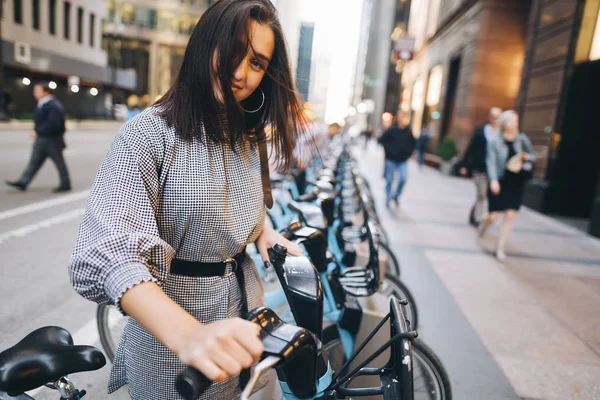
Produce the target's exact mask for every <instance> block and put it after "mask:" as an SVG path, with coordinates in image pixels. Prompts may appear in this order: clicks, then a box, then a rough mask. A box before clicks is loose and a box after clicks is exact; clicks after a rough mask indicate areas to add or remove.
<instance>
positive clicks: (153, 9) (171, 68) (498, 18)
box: [0, 0, 600, 236]
mask: <svg viewBox="0 0 600 400" xmlns="http://www.w3.org/2000/svg"><path fill="white" fill-rule="evenodd" d="M273 3H274V4H275V5H276V7H277V8H278V10H279V13H280V17H281V21H282V25H283V27H284V30H285V33H286V37H287V39H288V45H289V50H290V55H291V58H292V64H293V65H292V70H293V72H294V74H295V79H296V84H297V87H298V89H299V93H300V95H301V97H302V98H303V100H304V101H306V102H308V105H307V108H309V109H310V110H311V112H312V115H314V117H315V119H316V120H318V121H324V122H326V123H331V122H341V123H344V122H349V123H351V124H354V125H355V126H356V128H355V129H363V128H364V127H365V126H366V125H367V124H370V125H371V126H373V127H374V128H375V130H376V131H378V133H380V132H381V128H382V121H383V120H382V116H383V115H384V113H391V114H394V113H395V111H396V109H397V108H399V107H400V108H402V109H404V110H406V111H407V112H409V113H410V114H411V124H412V128H413V130H414V134H415V135H418V134H419V133H420V132H421V130H423V129H427V130H428V131H429V133H430V135H431V136H432V140H431V141H430V149H429V150H430V151H431V152H433V153H435V152H436V151H437V144H438V143H439V141H440V139H441V138H444V137H446V136H449V137H453V138H454V139H455V140H456V142H457V144H458V147H459V149H461V150H464V148H465V146H466V144H467V143H468V141H469V138H470V135H471V134H472V132H473V130H474V128H475V127H476V126H477V125H479V124H482V123H483V122H484V121H485V119H486V114H487V112H488V110H489V108H490V107H492V106H499V107H502V108H503V109H511V108H512V109H516V110H517V111H518V112H519V114H520V116H521V127H522V129H523V131H524V132H526V133H527V134H528V135H529V136H530V137H531V139H532V141H533V144H534V147H535V151H536V155H537V160H538V161H537V165H536V170H535V175H536V179H535V180H533V181H532V182H531V183H530V184H529V185H528V188H527V193H526V200H525V202H526V204H527V205H529V206H530V207H533V208H535V209H537V210H540V211H542V212H545V213H550V214H553V215H558V216H564V217H568V218H569V219H570V220H571V221H574V223H576V224H578V225H580V226H581V227H583V228H584V229H587V230H589V231H590V232H591V233H592V234H594V235H596V236H600V193H597V191H598V190H600V189H598V188H599V187H600V186H599V185H598V184H597V182H598V180H600V176H599V174H598V172H599V171H600V157H597V155H596V151H597V149H598V148H599V147H600V136H599V135H598V134H597V132H598V127H597V123H596V121H595V111H596V109H597V105H596V103H597V98H598V95H597V93H600V24H599V23H598V21H599V13H598V10H599V8H600V0H320V1H317V0H273ZM0 4H2V6H3V10H2V11H3V19H2V22H1V43H2V52H1V54H2V58H1V60H0V86H2V87H4V88H5V90H6V91H7V92H8V93H9V94H10V97H11V98H12V104H11V108H10V110H8V111H9V112H10V114H11V117H13V118H22V119H23V118H30V117H31V113H32V110H33V108H34V100H33V98H32V97H31V95H30V93H31V84H32V83H33V82H35V81H38V80H46V81H51V84H52V85H53V87H54V88H55V89H54V90H55V95H56V96H57V97H59V98H60V100H61V101H62V102H63V103H64V104H65V108H66V110H67V113H68V114H69V116H70V117H71V118H79V119H81V118H88V119H89V118H113V117H114V116H115V108H116V107H115V106H114V105H118V104H120V105H123V104H127V102H128V100H129V103H130V106H131V105H136V104H137V105H138V106H141V107H143V106H146V105H149V104H151V103H152V102H153V101H154V100H155V99H156V98H157V97H159V96H161V95H162V94H164V93H165V91H166V90H167V89H168V88H169V87H170V85H171V84H172V82H173V80H174V78H175V76H176V74H177V71H178V69H179V66H180V65H181V61H182V57H183V53H184V49H185V46H186V43H187V39H188V37H189V34H190V32H191V30H192V29H193V27H194V25H195V23H196V22H197V21H198V19H199V18H200V16H201V15H202V13H203V12H204V11H205V10H206V8H207V7H208V6H209V5H210V4H211V0H160V1H159V0H3V1H0ZM594 99H596V100H594ZM121 107H124V106H121ZM388 115H389V114H388ZM388 119H389V117H388ZM383 122H389V121H383Z"/></svg>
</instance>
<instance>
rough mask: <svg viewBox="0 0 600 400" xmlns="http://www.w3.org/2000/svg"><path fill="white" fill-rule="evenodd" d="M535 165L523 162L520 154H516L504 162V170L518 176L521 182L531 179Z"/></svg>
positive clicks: (528, 161) (527, 161)
mask: <svg viewBox="0 0 600 400" xmlns="http://www.w3.org/2000/svg"><path fill="white" fill-rule="evenodd" d="M534 167H535V164H534V163H533V161H531V160H523V155H522V153H517V154H515V155H514V156H512V157H511V158H510V159H509V160H508V161H507V162H506V169H507V170H508V171H511V172H513V173H515V174H518V175H519V177H521V178H522V179H523V180H529V179H531V178H533V170H534Z"/></svg>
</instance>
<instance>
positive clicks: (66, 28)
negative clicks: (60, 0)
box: [63, 1, 71, 39]
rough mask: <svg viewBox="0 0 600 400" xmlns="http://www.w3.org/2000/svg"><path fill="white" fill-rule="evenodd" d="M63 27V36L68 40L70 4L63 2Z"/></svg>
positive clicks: (69, 34)
mask: <svg viewBox="0 0 600 400" xmlns="http://www.w3.org/2000/svg"><path fill="white" fill-rule="evenodd" d="M63 8H64V16H65V17H64V20H63V21H64V26H63V32H64V34H65V39H69V38H70V37H71V23H70V22H71V3H70V2H68V1H65V3H64V5H63Z"/></svg>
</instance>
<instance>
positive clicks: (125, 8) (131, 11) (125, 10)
mask: <svg viewBox="0 0 600 400" xmlns="http://www.w3.org/2000/svg"><path fill="white" fill-rule="evenodd" d="M119 13H120V14H121V22H123V23H124V24H125V25H134V24H135V6H134V5H133V4H122V5H121V6H120V7H119Z"/></svg>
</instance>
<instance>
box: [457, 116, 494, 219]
mask: <svg viewBox="0 0 600 400" xmlns="http://www.w3.org/2000/svg"><path fill="white" fill-rule="evenodd" d="M501 113H502V110H501V109H499V108H498V107H492V108H491V109H490V114H489V120H488V123H487V124H485V125H481V126H480V127H478V128H477V129H475V133H473V136H471V141H470V142H469V146H468V147H467V151H465V154H464V156H463V159H462V165H463V167H462V168H461V169H460V174H461V175H463V176H465V175H467V173H468V170H471V173H472V175H473V182H475V189H476V191H477V199H476V200H475V204H474V205H473V207H471V213H470V214H469V223H470V224H471V225H473V226H478V225H479V223H481V221H483V220H484V219H485V217H486V211H487V207H486V202H487V188H488V178H487V167H486V163H485V160H486V156H487V145H488V142H490V141H491V140H492V139H493V138H495V137H496V135H497V131H498V129H497V126H496V125H497V123H498V117H500V114H501Z"/></svg>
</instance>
